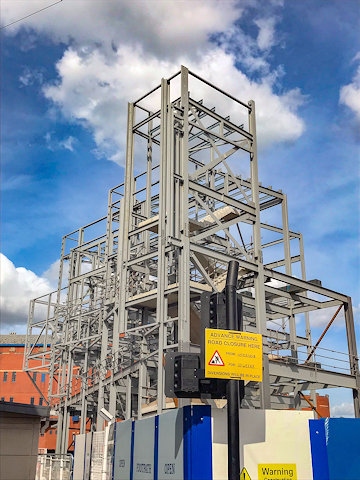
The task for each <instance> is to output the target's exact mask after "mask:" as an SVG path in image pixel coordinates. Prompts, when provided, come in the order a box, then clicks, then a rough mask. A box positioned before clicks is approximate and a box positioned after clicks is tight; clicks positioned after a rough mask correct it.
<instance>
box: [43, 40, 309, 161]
mask: <svg viewBox="0 0 360 480" xmlns="http://www.w3.org/2000/svg"><path fill="white" fill-rule="evenodd" d="M181 63H183V64H186V66H188V67H189V68H190V69H191V70H193V71H194V72H195V73H197V74H199V75H200V76H202V77H203V78H206V79H207V80H209V81H210V82H212V83H214V84H215V85H218V86H220V87H221V88H223V89H225V90H227V91H228V92H229V93H231V94H232V95H234V96H236V97H238V98H241V99H242V100H245V101H248V100H249V99H254V100H255V101H256V103H257V105H258V109H257V121H258V132H259V133H258V137H259V140H260V142H261V143H262V144H263V145H269V144H271V143H274V142H282V141H293V140H296V139H297V138H298V137H299V136H300V135H301V134H302V133H303V131H304V129H305V126H304V123H303V121H302V120H301V119H300V118H299V117H298V116H297V114H296V110H297V108H298V107H299V106H300V105H301V103H302V102H303V97H302V95H301V93H300V91H299V90H292V91H289V92H287V93H286V94H284V95H282V96H277V95H275V94H274V93H273V92H272V89H271V84H270V83H269V82H268V81H267V80H265V81H264V82H260V83H256V82H252V81H251V80H249V79H248V78H247V77H246V75H245V74H243V73H242V72H240V71H239V70H237V69H236V68H235V66H234V59H233V57H232V55H231V54H228V53H225V52H224V51H223V50H221V49H213V50H212V51H211V52H210V51H209V52H208V53H207V54H206V55H204V56H203V57H202V59H201V60H196V61H194V60H193V59H190V58H179V62H178V63H177V62H170V61H165V60H161V59H157V58H147V57H146V55H145V54H144V52H143V51H142V50H141V49H140V48H138V49H136V50H133V49H132V48H130V47H128V46H124V47H121V48H119V49H118V51H117V52H116V53H114V54H113V55H112V58H111V61H109V58H108V57H107V56H106V55H105V54H104V53H103V52H101V51H100V50H94V51H92V52H90V53H89V54H88V55H84V54H80V53H79V52H78V51H75V50H74V48H69V49H68V50H67V51H66V52H65V54H64V56H63V57H62V59H61V60H60V61H59V62H58V64H57V69H58V73H59V78H60V81H59V82H58V83H57V84H53V85H47V86H46V87H45V88H44V94H45V96H46V97H47V98H48V99H49V100H52V101H53V102H55V103H56V104H57V105H58V106H59V108H61V110H62V112H63V114H64V116H65V117H67V118H70V119H71V118H72V119H76V120H77V121H79V122H82V123H84V124H85V125H86V126H87V127H88V128H90V129H91V130H92V131H93V134H94V140H95V142H96V144H97V146H98V148H99V149H100V150H101V151H102V152H103V154H104V155H105V156H109V157H110V158H111V159H112V160H114V161H116V162H118V163H123V157H124V156H123V150H124V145H125V139H126V138H125V137H126V135H125V131H126V130H125V127H126V103H127V101H132V100H136V99H137V98H139V97H140V96H142V95H143V94H144V93H146V92H147V91H149V90H150V89H151V88H153V87H154V86H155V85H157V84H158V83H159V81H160V78H161V77H168V76H170V75H172V74H173V73H175V72H176V71H178V70H179V67H180V64H181ZM219 72H222V73H221V74H220V73H219ZM228 113H230V114H231V112H228Z"/></svg>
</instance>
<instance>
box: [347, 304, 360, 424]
mask: <svg viewBox="0 0 360 480" xmlns="http://www.w3.org/2000/svg"><path fill="white" fill-rule="evenodd" d="M344 311H345V325H346V336H347V342H348V348H349V362H350V373H351V375H355V377H356V383H357V388H356V389H353V391H352V392H353V401H354V412H355V417H356V418H360V372H359V363H358V362H359V360H358V354H357V348H356V337H355V327H354V316H353V310H352V302H351V297H348V298H347V302H346V303H344Z"/></svg>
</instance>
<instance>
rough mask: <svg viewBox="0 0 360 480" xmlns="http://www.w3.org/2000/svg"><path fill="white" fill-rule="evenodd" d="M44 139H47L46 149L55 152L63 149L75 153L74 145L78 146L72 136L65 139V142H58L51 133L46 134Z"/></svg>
mask: <svg viewBox="0 0 360 480" xmlns="http://www.w3.org/2000/svg"><path fill="white" fill-rule="evenodd" d="M44 139H45V143H46V147H47V148H48V149H49V150H51V151H53V152H54V151H55V150H62V149H64V150H69V151H70V152H73V151H74V145H75V144H76V138H75V137H73V136H71V135H70V136H69V137H66V138H64V139H63V140H57V139H55V138H53V136H52V133H51V132H46V134H45V135H44Z"/></svg>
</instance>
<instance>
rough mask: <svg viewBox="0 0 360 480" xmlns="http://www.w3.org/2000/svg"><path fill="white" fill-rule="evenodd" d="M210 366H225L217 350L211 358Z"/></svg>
mask: <svg viewBox="0 0 360 480" xmlns="http://www.w3.org/2000/svg"><path fill="white" fill-rule="evenodd" d="M209 365H217V366H218V367H223V366H224V365H225V363H224V362H223V360H222V358H221V356H220V353H219V352H218V351H217V350H215V353H214V355H213V356H212V357H211V359H210V362H209Z"/></svg>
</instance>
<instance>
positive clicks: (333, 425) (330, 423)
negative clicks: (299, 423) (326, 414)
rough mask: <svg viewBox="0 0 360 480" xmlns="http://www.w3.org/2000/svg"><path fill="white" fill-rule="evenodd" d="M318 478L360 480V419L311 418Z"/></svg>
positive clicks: (314, 472) (326, 479)
mask: <svg viewBox="0 0 360 480" xmlns="http://www.w3.org/2000/svg"><path fill="white" fill-rule="evenodd" d="M309 428H310V439H311V454H312V465H313V475H314V480H359V479H360V447H359V440H360V419H358V418H326V419H320V420H310V422H309Z"/></svg>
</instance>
